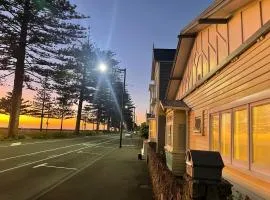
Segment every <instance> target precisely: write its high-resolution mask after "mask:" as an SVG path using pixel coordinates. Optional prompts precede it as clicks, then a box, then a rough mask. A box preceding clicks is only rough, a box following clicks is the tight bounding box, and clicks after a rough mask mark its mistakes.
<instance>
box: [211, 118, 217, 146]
mask: <svg viewBox="0 0 270 200" xmlns="http://www.w3.org/2000/svg"><path fill="white" fill-rule="evenodd" d="M211 133H212V134H211V149H212V150H213V151H219V116H218V115H212V116H211Z"/></svg>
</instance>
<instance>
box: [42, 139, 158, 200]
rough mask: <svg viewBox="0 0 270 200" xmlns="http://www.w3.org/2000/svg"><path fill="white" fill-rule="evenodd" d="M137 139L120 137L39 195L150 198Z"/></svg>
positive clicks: (86, 199) (49, 198) (49, 199)
mask: <svg viewBox="0 0 270 200" xmlns="http://www.w3.org/2000/svg"><path fill="white" fill-rule="evenodd" d="M141 144H142V142H141V140H139V139H124V141H123V147H122V148H121V149H120V148H116V149H115V150H114V151H113V152H112V153H110V154H108V155H106V156H104V157H103V158H102V159H100V160H99V161H97V162H96V163H95V164H93V165H92V166H90V167H89V168H87V169H85V170H83V171H82V172H80V173H78V174H77V175H76V176H74V177H72V178H71V179H69V180H67V181H65V182H64V183H62V184H61V185H59V186H57V187H56V188H54V189H53V190H52V191H50V192H48V193H47V194H45V195H44V196H42V197H41V198H40V199H41V200H56V199H65V200H76V199H77V200H151V199H153V198H152V189H151V184H150V178H149V175H148V169H147V164H146V161H145V160H138V159H137V154H138V153H139V152H140V148H141Z"/></svg>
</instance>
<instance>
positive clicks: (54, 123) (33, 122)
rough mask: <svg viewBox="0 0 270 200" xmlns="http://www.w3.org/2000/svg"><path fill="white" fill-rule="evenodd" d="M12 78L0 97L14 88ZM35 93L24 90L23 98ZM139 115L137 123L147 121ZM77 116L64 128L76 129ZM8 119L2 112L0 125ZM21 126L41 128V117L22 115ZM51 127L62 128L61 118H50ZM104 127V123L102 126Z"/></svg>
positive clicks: (66, 121)
mask: <svg viewBox="0 0 270 200" xmlns="http://www.w3.org/2000/svg"><path fill="white" fill-rule="evenodd" d="M12 84H13V83H12V78H9V79H8V80H7V81H6V82H5V85H3V86H0V98H1V97H3V96H5V95H6V93H7V92H9V91H11V90H12V87H11V86H12ZM34 95H35V91H31V90H23V98H24V99H25V100H30V101H31V100H32V98H33V96H34ZM136 116H137V123H141V122H143V121H145V114H144V113H143V114H141V113H136ZM75 120H76V119H75V118H73V119H68V120H64V124H63V128H64V129H74V128H75ZM8 121H9V116H8V115H3V114H0V127H8ZM46 121H47V119H46V118H44V121H43V127H44V128H46ZM19 126H20V128H39V126H40V118H36V117H30V116H25V115H21V116H20V125H19ZM48 128H49V129H59V128H60V119H49V125H48ZM83 128H84V126H83V125H81V129H83ZM92 128H93V125H92V124H87V126H86V129H87V130H89V129H92ZM100 128H101V129H103V125H101V127H100Z"/></svg>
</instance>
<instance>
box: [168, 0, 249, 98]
mask: <svg viewBox="0 0 270 200" xmlns="http://www.w3.org/2000/svg"><path fill="white" fill-rule="evenodd" d="M252 1H253V0H216V1H214V2H213V3H212V4H211V5H210V6H209V7H208V8H207V9H206V10H204V11H203V12H202V13H201V14H200V15H199V16H198V17H196V18H195V19H194V20H193V21H192V22H191V23H190V24H188V25H187V26H186V27H185V28H184V29H183V30H182V31H181V32H180V34H179V36H178V38H179V40H178V45H177V49H176V54H175V59H174V64H173V67H172V70H171V76H170V81H169V83H168V87H167V91H166V98H168V99H174V98H175V96H176V92H177V90H178V87H179V85H180V82H181V79H182V77H183V74H184V71H185V68H186V63H187V61H188V58H189V55H190V52H191V50H192V47H193V44H194V41H195V38H196V35H197V33H198V32H200V31H201V30H203V29H204V28H206V27H207V26H209V24H207V23H201V20H205V19H206V20H211V19H221V20H222V19H229V18H230V17H231V15H232V13H233V12H235V11H236V10H237V9H239V8H240V7H243V6H245V5H246V4H248V3H250V2H252Z"/></svg>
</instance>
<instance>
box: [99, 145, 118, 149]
mask: <svg viewBox="0 0 270 200" xmlns="http://www.w3.org/2000/svg"><path fill="white" fill-rule="evenodd" d="M99 147H101V148H105V149H106V148H107V149H114V148H115V147H106V146H100V145H98V146H95V148H99Z"/></svg>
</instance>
